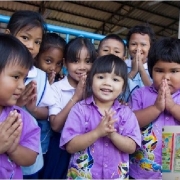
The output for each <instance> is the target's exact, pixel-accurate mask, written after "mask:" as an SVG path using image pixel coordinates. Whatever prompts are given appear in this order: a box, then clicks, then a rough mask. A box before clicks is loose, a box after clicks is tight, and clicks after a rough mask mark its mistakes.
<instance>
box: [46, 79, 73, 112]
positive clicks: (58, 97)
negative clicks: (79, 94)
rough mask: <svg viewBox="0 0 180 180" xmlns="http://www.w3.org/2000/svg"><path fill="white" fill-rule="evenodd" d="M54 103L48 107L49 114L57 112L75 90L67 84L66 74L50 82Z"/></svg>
mask: <svg viewBox="0 0 180 180" xmlns="http://www.w3.org/2000/svg"><path fill="white" fill-rule="evenodd" d="M51 87H52V90H53V93H54V97H55V104H54V105H52V106H50V107H49V115H56V114H58V113H59V112H60V111H61V110H62V109H63V108H64V107H65V106H66V105H67V103H68V102H69V100H70V99H71V98H72V96H73V95H74V92H75V88H74V87H72V86H71V85H70V84H69V81H68V78H67V76H65V77H64V78H63V79H62V80H60V81H58V82H55V83H53V84H52V86H51Z"/></svg>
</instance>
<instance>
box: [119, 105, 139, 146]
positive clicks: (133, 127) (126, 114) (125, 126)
mask: <svg viewBox="0 0 180 180" xmlns="http://www.w3.org/2000/svg"><path fill="white" fill-rule="evenodd" d="M121 113H122V114H121V115H122V116H121V118H122V120H121V121H120V124H119V128H120V129H121V130H122V135H123V136H128V137H130V138H131V139H133V140H134V141H135V142H136V144H137V145H138V146H141V132H140V128H139V124H138V121H137V118H136V116H135V114H134V113H133V112H132V110H131V109H130V108H129V107H127V106H126V107H125V108H123V110H122V112H121Z"/></svg>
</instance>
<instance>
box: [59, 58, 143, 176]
mask: <svg viewBox="0 0 180 180" xmlns="http://www.w3.org/2000/svg"><path fill="white" fill-rule="evenodd" d="M102 64H103V66H102ZM126 86H127V67H126V64H125V62H124V61H123V60H122V59H120V58H119V57H117V56H115V55H105V56H102V57H99V58H98V59H96V60H95V62H94V63H93V65H92V69H91V71H90V73H89V74H88V76H87V80H86V91H85V97H86V99H85V100H83V101H80V102H78V103H76V104H75V105H74V106H73V107H72V109H71V111H70V113H69V115H68V117H67V120H66V122H65V126H64V128H63V131H62V136H61V140H60V147H62V148H66V150H67V151H68V152H69V153H71V154H72V156H71V160H70V163H69V169H68V173H67V178H70V179H76V178H77V179H78V178H83V179H116V178H121V179H126V178H128V176H129V154H130V153H133V152H134V151H135V149H136V146H138V145H140V142H141V135H140V129H139V125H138V122H137V119H136V117H135V115H134V113H133V112H132V111H131V109H130V108H129V107H128V106H125V105H121V104H120V103H119V101H118V100H117V97H118V96H119V94H123V93H124V92H125V89H126Z"/></svg>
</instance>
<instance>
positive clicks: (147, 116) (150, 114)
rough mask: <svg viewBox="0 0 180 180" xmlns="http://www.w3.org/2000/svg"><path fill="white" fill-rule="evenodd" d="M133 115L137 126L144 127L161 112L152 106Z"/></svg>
mask: <svg viewBox="0 0 180 180" xmlns="http://www.w3.org/2000/svg"><path fill="white" fill-rule="evenodd" d="M134 113H135V115H136V117H137V120H138V123H139V126H140V127H144V126H147V125H148V124H150V123H151V122H152V121H154V120H155V119H156V118H157V117H158V116H159V114H160V113H161V112H160V111H159V110H158V109H157V108H156V106H154V105H153V106H149V107H147V108H145V109H141V110H137V111H134Z"/></svg>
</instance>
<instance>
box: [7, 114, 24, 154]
mask: <svg viewBox="0 0 180 180" xmlns="http://www.w3.org/2000/svg"><path fill="white" fill-rule="evenodd" d="M14 116H15V118H16V120H17V121H20V122H21V124H20V126H19V127H18V133H17V136H16V138H15V139H14V141H13V143H12V144H11V146H10V148H9V149H8V150H7V151H6V153H7V154H8V155H10V154H12V153H13V152H14V151H16V149H17V147H18V145H19V141H20V137H21V132H22V120H21V114H19V113H17V112H16V111H14Z"/></svg>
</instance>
